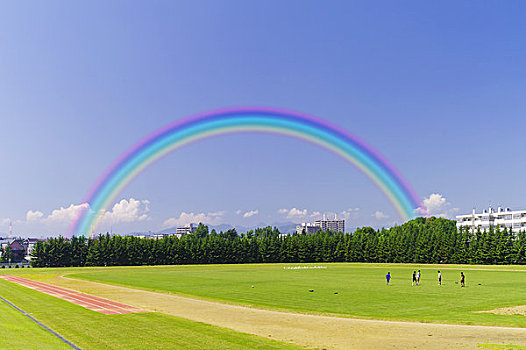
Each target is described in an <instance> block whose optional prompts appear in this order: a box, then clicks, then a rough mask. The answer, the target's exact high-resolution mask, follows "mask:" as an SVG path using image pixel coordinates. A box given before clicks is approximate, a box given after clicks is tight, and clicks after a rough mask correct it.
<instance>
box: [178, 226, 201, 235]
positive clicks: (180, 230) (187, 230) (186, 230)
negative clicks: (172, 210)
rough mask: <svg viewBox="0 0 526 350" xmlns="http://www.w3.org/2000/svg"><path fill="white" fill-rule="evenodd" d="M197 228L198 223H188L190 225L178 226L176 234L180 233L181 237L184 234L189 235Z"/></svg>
mask: <svg viewBox="0 0 526 350" xmlns="http://www.w3.org/2000/svg"><path fill="white" fill-rule="evenodd" d="M195 230H197V226H196V224H188V225H185V226H183V227H178V228H177V229H176V230H175V234H176V235H180V236H179V237H181V236H184V235H188V234H190V233H194V232H195Z"/></svg>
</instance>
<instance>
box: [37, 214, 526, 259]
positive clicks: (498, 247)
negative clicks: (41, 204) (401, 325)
mask: <svg viewBox="0 0 526 350" xmlns="http://www.w3.org/2000/svg"><path fill="white" fill-rule="evenodd" d="M32 256H33V259H32V265H33V266H35V267H51V266H57V267H58V266H116V265H167V264H223V263H265V262H298V263H302V262H389V263H393V262H394V263H458V264H464V263H466V264H526V234H525V233H524V232H521V233H519V234H518V235H515V234H513V233H512V232H511V230H509V229H507V228H503V229H501V228H496V229H490V230H489V231H477V232H475V233H472V232H471V231H470V230H467V229H460V230H457V228H456V224H455V221H452V220H447V219H441V218H434V217H432V218H427V219H426V218H417V219H414V220H411V221H409V222H406V223H405V224H403V225H401V226H395V227H392V228H389V229H382V230H378V231H377V230H374V229H373V228H370V227H365V228H359V229H357V230H356V231H354V232H353V233H347V234H343V233H335V232H318V233H316V234H309V235H306V234H299V235H298V234H294V235H287V236H285V237H279V231H278V230H277V228H271V227H265V228H259V229H256V230H254V231H249V232H247V233H243V234H241V235H238V234H237V232H236V231H235V230H229V231H227V232H220V233H217V232H215V231H214V230H212V232H209V231H208V227H207V226H205V225H202V224H200V225H199V227H198V229H197V231H196V232H195V233H193V234H190V235H186V236H183V237H182V238H180V239H179V238H176V237H165V238H163V239H158V240H152V239H141V238H136V237H131V236H124V237H123V236H110V235H108V234H106V235H100V236H99V237H97V238H95V239H87V238H85V237H73V238H72V239H70V240H67V239H65V238H63V237H59V238H52V239H49V240H48V241H45V242H38V243H37V244H36V246H35V248H34V250H33V252H32Z"/></svg>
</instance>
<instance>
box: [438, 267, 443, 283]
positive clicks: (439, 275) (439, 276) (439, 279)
mask: <svg viewBox="0 0 526 350" xmlns="http://www.w3.org/2000/svg"><path fill="white" fill-rule="evenodd" d="M438 285H439V286H441V285H442V274H441V273H440V271H438Z"/></svg>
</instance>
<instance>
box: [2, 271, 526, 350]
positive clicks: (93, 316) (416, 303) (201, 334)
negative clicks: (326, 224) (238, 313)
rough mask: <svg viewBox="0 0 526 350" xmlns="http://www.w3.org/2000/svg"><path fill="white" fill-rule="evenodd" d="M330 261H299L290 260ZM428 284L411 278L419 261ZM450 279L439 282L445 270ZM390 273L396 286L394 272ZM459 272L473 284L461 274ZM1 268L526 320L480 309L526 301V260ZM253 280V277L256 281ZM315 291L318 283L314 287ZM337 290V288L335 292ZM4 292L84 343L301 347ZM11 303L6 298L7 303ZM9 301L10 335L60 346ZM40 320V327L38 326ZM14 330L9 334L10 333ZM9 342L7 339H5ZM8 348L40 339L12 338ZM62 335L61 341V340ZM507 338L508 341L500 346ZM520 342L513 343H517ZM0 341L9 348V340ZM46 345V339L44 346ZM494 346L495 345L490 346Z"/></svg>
mask: <svg viewBox="0 0 526 350" xmlns="http://www.w3.org/2000/svg"><path fill="white" fill-rule="evenodd" d="M316 265H322V266H327V268H326V269H300V270H291V269H284V267H291V266H316ZM418 269H420V270H421V271H422V278H421V285H420V286H411V275H412V271H413V270H418ZM438 269H440V270H441V271H442V276H443V283H442V285H441V286H438V285H437V270H438ZM387 271H390V272H391V275H392V280H391V285H390V286H386V284H385V274H386V273H387ZM460 271H464V273H465V275H466V284H467V286H466V287H465V288H461V287H460V285H459V284H457V283H455V282H458V280H459V273H460ZM2 273H9V274H17V275H20V276H22V277H26V278H31V279H35V280H40V281H43V282H46V281H48V280H51V279H52V278H53V277H54V276H56V275H59V274H60V275H66V276H68V277H71V278H79V279H85V280H91V281H98V282H103V283H110V284H117V285H124V286H130V287H133V288H139V289H146V290H154V291H161V292H169V293H176V294H183V295H189V296H197V297H201V298H205V299H212V300H219V301H226V302H230V303H236V304H244V305H253V306H258V307H264V308H271V309H284V310H293V311H300V312H309V313H325V314H338V315H344V316H354V317H363V318H374V319H388V320H410V321H419V322H442V323H458V324H481V325H501V326H516V327H526V317H525V316H521V315H495V314H490V313H475V311H482V310H490V309H494V308H498V307H507V306H517V305H525V304H526V292H525V291H526V267H522V266H451V265H450V266H444V265H441V266H430V265H421V266H417V265H415V266H412V265H403V264H390V265H386V264H301V265H298V264H259V265H201V266H199V265H193V266H155V267H150V266H144V267H107V268H105V267H101V268H62V269H23V270H22V269H16V270H15V269H10V270H2V271H0V274H2ZM252 286H254V287H253V288H252ZM309 290H313V292H309ZM336 292H337V293H338V294H335V293H336ZM0 295H1V296H3V297H4V298H6V299H8V300H10V301H11V302H13V303H14V304H16V305H17V306H19V307H21V308H22V309H23V310H24V311H26V312H31V313H32V314H33V316H34V317H35V318H37V319H38V320H40V321H41V322H43V323H44V324H46V325H47V326H48V327H50V328H52V329H54V330H55V331H57V332H59V333H60V334H61V335H63V336H64V337H65V338H67V339H68V340H70V341H72V342H73V343H75V344H76V345H78V346H80V347H81V348H83V349H144V348H152V349H153V348H155V349H173V348H175V349H177V348H181V349H207V348H209V349H217V348H221V349H246V348H250V349H289V348H290V349H292V348H295V347H293V346H290V345H288V344H284V343H280V342H275V341H271V340H267V339H263V338H259V337H255V336H251V335H246V334H242V333H236V332H233V331H230V330H226V329H222V328H218V327H214V326H209V325H206V324H202V323H198V322H193V321H188V320H185V319H181V318H177V317H172V316H168V315H164V314H160V313H141V314H125V315H109V316H108V315H102V314H99V313H96V312H93V311H90V310H86V309H84V308H82V307H80V306H76V305H73V304H71V303H69V302H66V301H62V300H59V299H57V298H54V297H51V296H48V295H45V294H42V293H39V292H36V291H33V290H30V289H28V288H25V287H22V286H18V285H15V284H12V283H9V282H7V281H3V280H0ZM4 304H5V303H4ZM6 308H10V307H9V306H7V305H2V304H1V303H0V314H2V316H0V325H1V326H2V329H9V331H8V332H7V335H8V337H9V339H17V338H18V339H21V340H20V341H22V342H23V341H28V339H31V338H29V337H25V339H24V337H22V336H21V333H20V332H21V329H20V328H18V327H17V326H16V325H17V324H19V325H22V324H23V325H24V326H23V327H22V329H25V327H26V326H27V330H28V332H30V333H31V334H35V335H36V336H35V338H34V339H38V340H35V341H36V342H38V344H49V348H50V349H54V348H61V345H60V343H57V342H56V341H55V339H51V338H52V337H51V336H48V335H47V334H46V333H45V332H44V331H42V330H41V329H38V327H37V326H36V325H32V324H27V323H28V322H30V321H29V319H27V318H26V319H27V320H23V322H25V323H23V322H21V321H20V319H22V318H24V317H23V316H22V315H21V314H18V315H17V314H16V312H15V313H13V312H6V313H4V309H6ZM35 327H36V328H35ZM3 334H5V333H3ZM3 344H4V343H3ZM13 344H14V345H13V346H10V347H9V348H33V347H32V346H31V345H27V344H25V343H13ZM57 344H58V345H57ZM500 346H501V345H500ZM510 346H512V345H510ZM0 348H2V347H1V346H0ZM39 348H44V347H42V346H39ZM489 348H491V346H490V347H489Z"/></svg>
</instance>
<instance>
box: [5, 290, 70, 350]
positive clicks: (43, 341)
mask: <svg viewBox="0 0 526 350" xmlns="http://www.w3.org/2000/svg"><path fill="white" fill-rule="evenodd" d="M1 282H3V281H1ZM2 286H3V284H2ZM2 290H3V288H2ZM1 294H2V295H3V294H4V293H1ZM8 300H9V299H8ZM9 301H11V300H9ZM24 311H25V310H24ZM0 329H1V330H2V331H1V332H0V347H1V348H2V349H36V348H37V345H38V348H39V349H43V350H48V349H71V347H69V345H67V344H65V343H63V342H62V341H61V340H60V339H58V338H57V337H55V336H54V335H53V334H51V333H49V332H48V331H46V330H45V329H44V328H42V327H40V326H39V325H38V324H36V323H35V322H34V321H32V320H31V319H29V318H28V317H26V316H24V315H22V313H20V311H18V310H16V309H15V308H13V307H12V306H11V305H9V304H7V303H6V302H5V301H3V300H0ZM28 334H30V335H31V336H30V337H28Z"/></svg>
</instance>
